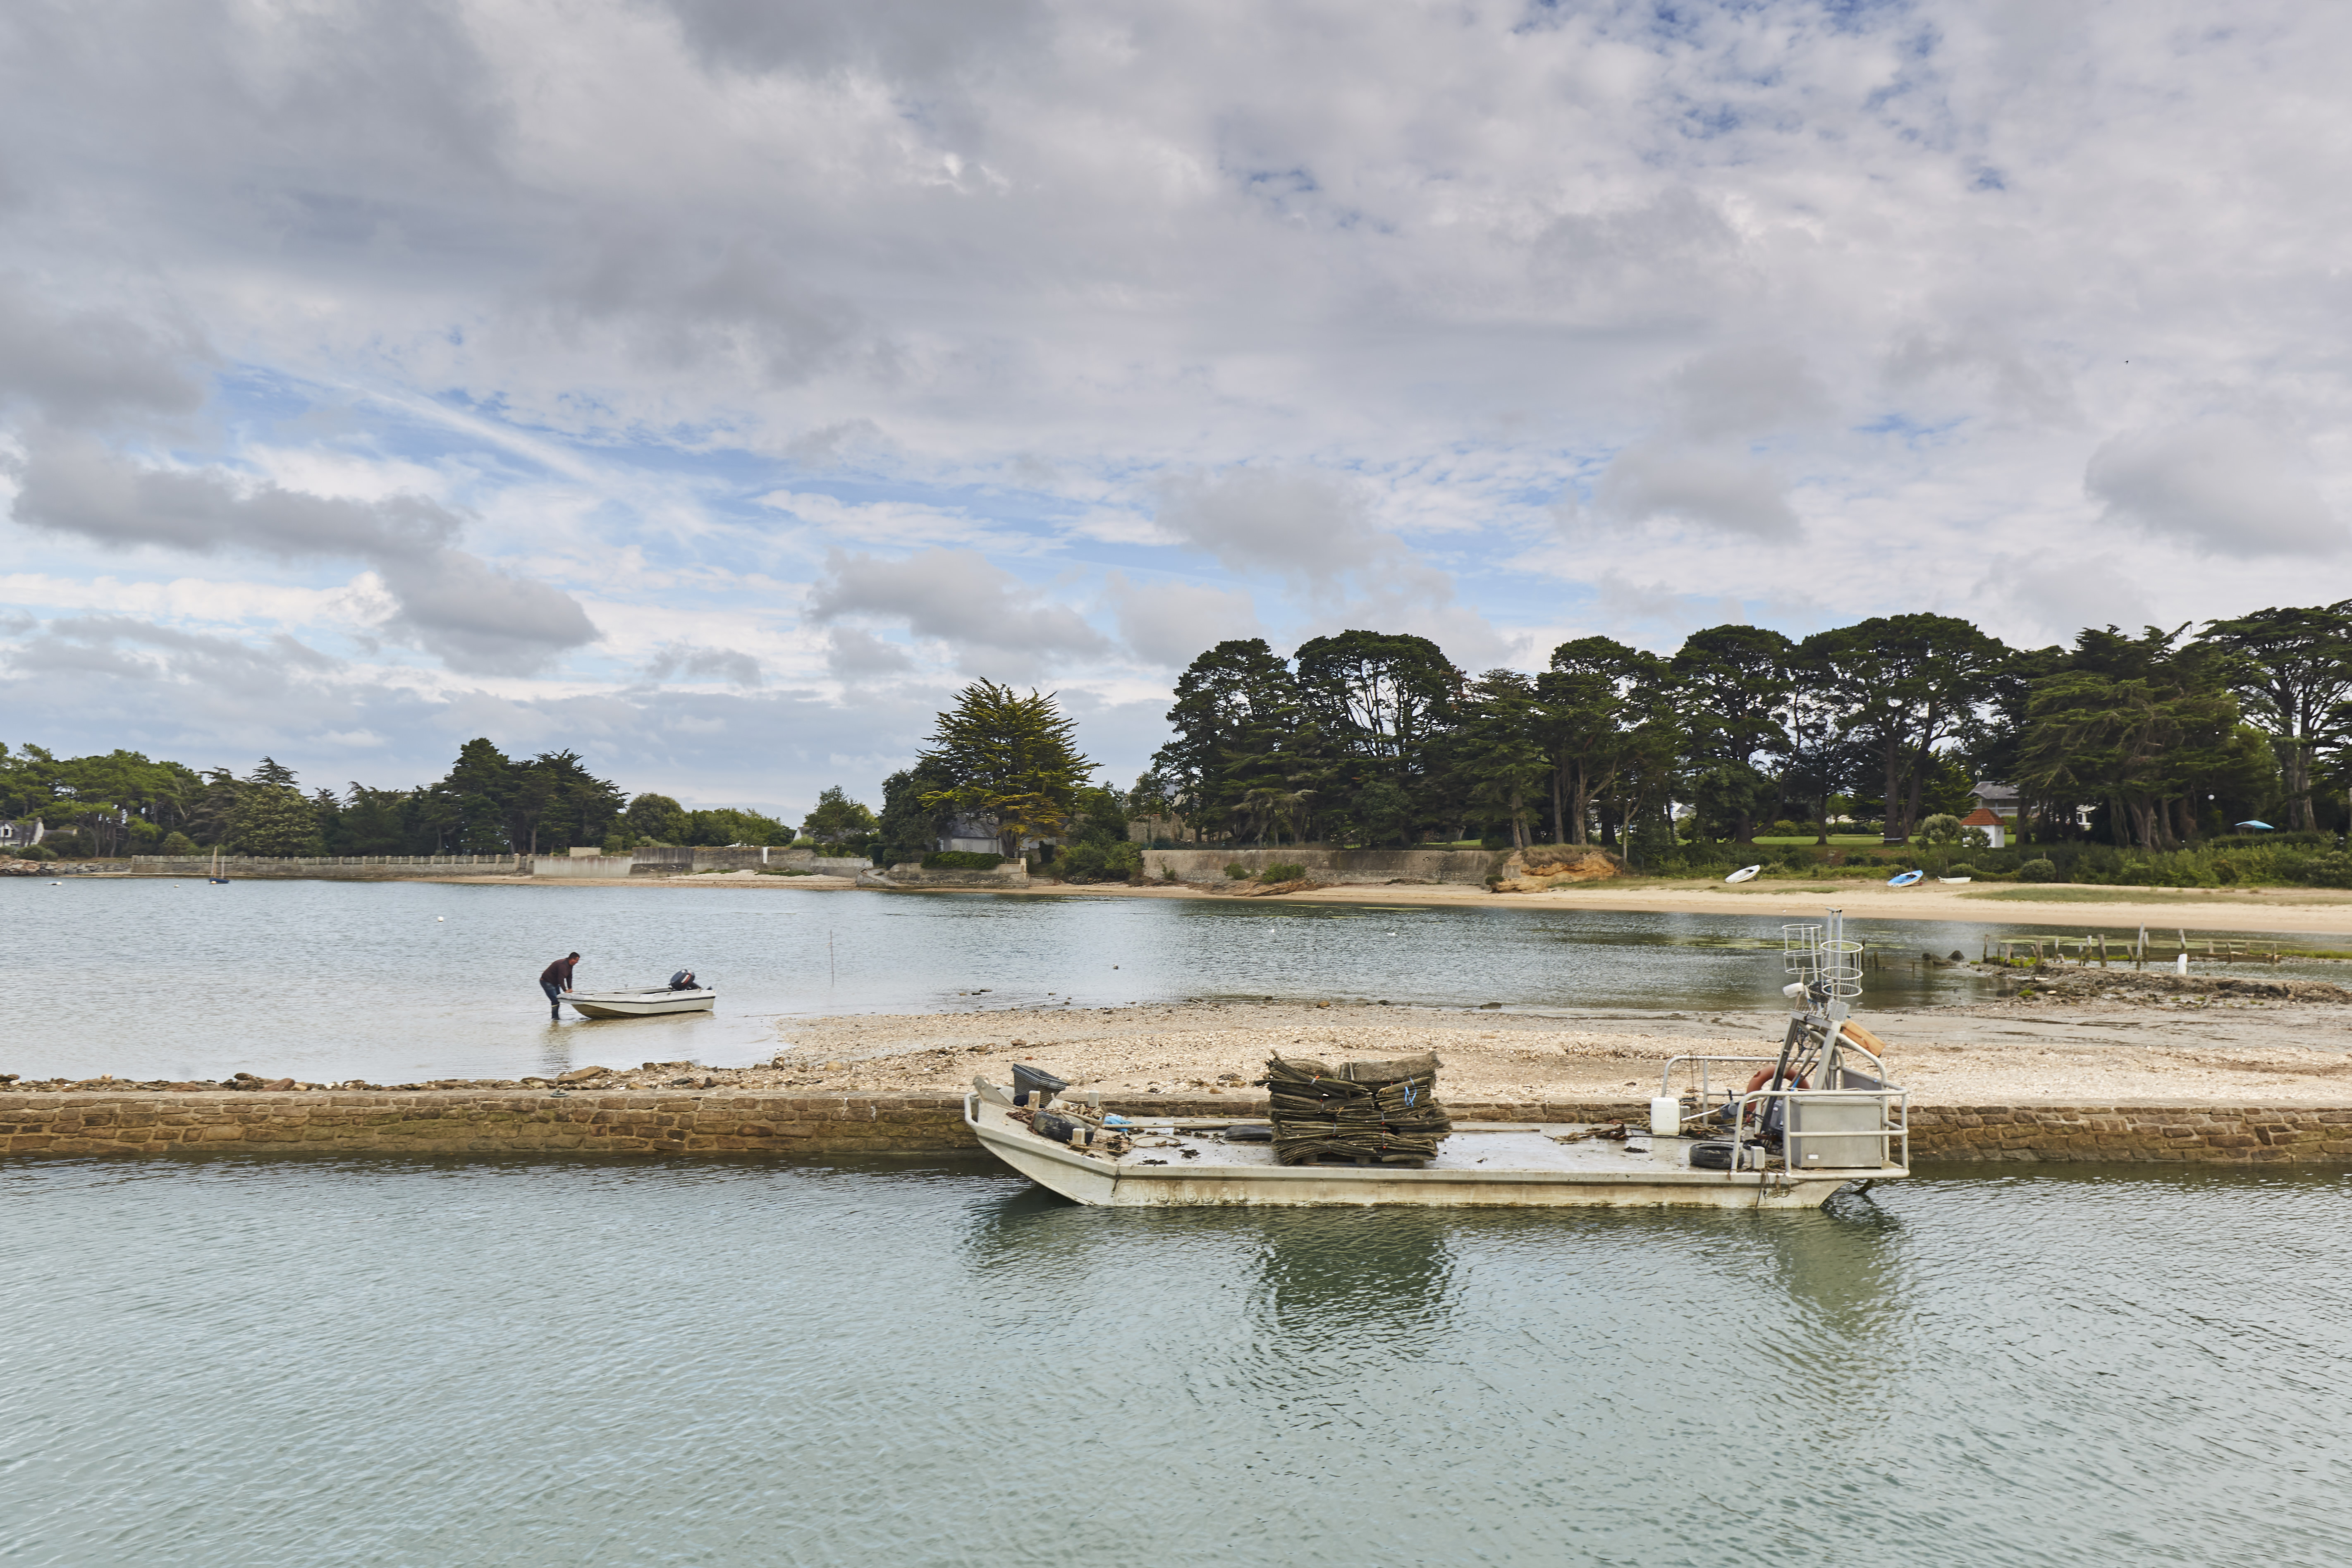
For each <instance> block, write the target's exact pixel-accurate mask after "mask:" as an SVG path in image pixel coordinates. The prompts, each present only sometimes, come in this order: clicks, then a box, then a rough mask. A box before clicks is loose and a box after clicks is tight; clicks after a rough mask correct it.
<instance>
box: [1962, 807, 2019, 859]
mask: <svg viewBox="0 0 2352 1568" xmlns="http://www.w3.org/2000/svg"><path fill="white" fill-rule="evenodd" d="M1960 826H1961V827H1962V828H1963V829H1967V828H1970V827H1978V828H1982V829H1983V830H1984V836H1985V842H1986V843H1987V844H1989V845H1990V846H1991V847H1993V848H1995V849H1999V848H2002V847H2005V846H2006V845H2007V844H2008V842H2009V838H2008V834H2009V824H2007V823H2005V822H2003V821H2002V820H2001V819H2000V817H1998V816H1994V815H1993V814H1992V811H1991V809H1990V807H1987V806H1981V805H1980V806H1979V807H1977V808H1976V809H1975V810H1974V811H1972V812H1970V813H1969V814H1968V815H1967V816H1964V817H1962V818H1960Z"/></svg>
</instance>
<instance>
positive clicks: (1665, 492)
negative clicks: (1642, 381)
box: [1592, 439, 1802, 542]
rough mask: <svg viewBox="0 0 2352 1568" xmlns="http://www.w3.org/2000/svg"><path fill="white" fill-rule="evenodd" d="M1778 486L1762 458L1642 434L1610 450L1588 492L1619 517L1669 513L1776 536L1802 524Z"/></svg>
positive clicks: (1791, 534) (1788, 535)
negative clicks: (1605, 468) (1604, 468)
mask: <svg viewBox="0 0 2352 1568" xmlns="http://www.w3.org/2000/svg"><path fill="white" fill-rule="evenodd" d="M1785 492H1786V484H1785V481H1784V480H1782V479H1781V478H1780V475H1778V474H1777V473H1775V472H1774V471H1773V469H1772V468H1771V466H1770V465H1769V464H1767V463H1764V462H1760V461H1758V460H1755V459H1753V458H1746V457H1741V456H1735V455H1731V454H1727V453H1725V452H1721V451H1717V450H1710V449H1708V448H1705V447H1688V446H1683V445H1679V444H1676V443H1673V442H1670V441H1663V440H1656V439H1645V440H1642V441H1637V442H1635V443H1633V445H1632V446H1630V447H1626V448H1625V449H1624V450H1623V451H1622V452H1620V453H1618V454H1617V457H1616V458H1615V460H1613V461H1612V462H1611V463H1610V465H1609V468H1608V471H1607V472H1606V473H1604V474H1603V475H1602V476H1601V484H1600V486H1599V488H1598V489H1595V490H1594V492H1593V498H1592V499H1593V502H1594V504H1595V506H1596V507H1597V508H1598V509H1599V510H1601V512H1602V513H1603V514H1604V515H1606V516H1609V517H1612V518H1616V519H1618V520H1621V521H1625V522H1645V521H1650V520H1651V519H1653V518H1668V519H1673V520H1675V521H1682V522H1693V523H1699V524H1703V525H1705V526H1706V527H1710V528H1718V529H1721V530H1723V531H1726V532H1728V533H1735V534H1742V535H1745V536H1747V537H1748V538H1750V539H1758V540H1766V541H1772V542H1782V541H1789V540H1793V539H1795V538H1796V537H1797V536H1798V534H1799V533H1800V532H1801V531H1802V527H1801V524H1800V523H1799V521H1797V514H1796V512H1795V511H1794V510H1791V509H1790V505H1789V500H1788V496H1787V494H1786V493H1785Z"/></svg>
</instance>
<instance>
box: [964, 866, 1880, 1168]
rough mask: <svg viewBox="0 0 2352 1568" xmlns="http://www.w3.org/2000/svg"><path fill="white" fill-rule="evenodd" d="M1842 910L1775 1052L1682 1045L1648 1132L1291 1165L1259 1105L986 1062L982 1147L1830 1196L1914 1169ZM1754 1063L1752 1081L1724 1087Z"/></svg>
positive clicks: (1068, 1155)
mask: <svg viewBox="0 0 2352 1568" xmlns="http://www.w3.org/2000/svg"><path fill="white" fill-rule="evenodd" d="M1841 923H1842V922H1841V921H1840V920H1839V916H1838V914H1837V912H1836V911H1835V910H1832V912H1831V921H1830V924H1829V926H1828V927H1827V928H1826V931H1824V928H1822V927H1818V926H1806V927H1792V928H1790V931H1789V932H1788V940H1787V942H1786V944H1785V950H1786V952H1787V955H1788V962H1789V968H1790V972H1791V973H1795V974H1796V975H1797V980H1796V981H1795V982H1794V983H1793V984H1790V985H1789V986H1788V987H1786V992H1787V994H1790V1000H1791V1001H1792V1002H1793V1003H1794V1004H1795V1008H1794V1010H1793V1011H1792V1013H1791V1014H1790V1019H1789V1026H1788V1031H1787V1034H1786V1036H1785V1037H1784V1038H1783V1040H1782V1042H1781V1047H1780V1052H1779V1053H1778V1054H1777V1055H1775V1056H1769V1057H1715V1056H1684V1057H1676V1058H1673V1059H1672V1060H1671V1061H1669V1062H1667V1063H1666V1064H1665V1066H1664V1069H1663V1071H1662V1072H1661V1075H1660V1082H1659V1090H1660V1092H1659V1095H1658V1097H1657V1098H1656V1099H1654V1100H1652V1101H1651V1109H1650V1116H1651V1121H1650V1131H1649V1134H1648V1135H1647V1136H1644V1135H1643V1133H1641V1132H1640V1131H1637V1130H1623V1129H1621V1127H1620V1126H1617V1125H1610V1126H1604V1127H1599V1128H1596V1127H1594V1126H1591V1125H1586V1124H1580V1123H1566V1122H1492V1121H1464V1122H1456V1123H1454V1131H1452V1132H1451V1133H1450V1134H1449V1135H1447V1136H1446V1137H1445V1139H1444V1141H1443V1142H1441V1143H1440V1144H1439V1145H1438V1151H1437V1155H1436V1157H1435V1158H1434V1159H1432V1160H1430V1161H1428V1162H1426V1163H1422V1164H1419V1165H1417V1166H1412V1167H1406V1166H1399V1165H1383V1164H1371V1163H1363V1164H1356V1163H1345V1164H1335V1163H1318V1164H1302V1165H1284V1164H1281V1163H1278V1162H1277V1161H1276V1158H1275V1153H1274V1149H1273V1145H1272V1143H1271V1142H1269V1141H1268V1137H1269V1134H1270V1131H1271V1128H1270V1124H1269V1123H1268V1122H1267V1121H1265V1120H1264V1119H1233V1120H1215V1119H1208V1118H1172V1119H1171V1118H1154V1117H1148V1116H1147V1117H1140V1118H1138V1119H1135V1120H1134V1121H1128V1120H1127V1119H1125V1118H1119V1117H1110V1118H1106V1117H1103V1116H1102V1115H1101V1114H1100V1112H1099V1110H1098V1108H1097V1109H1095V1110H1088V1109H1087V1108H1085V1107H1083V1106H1078V1105H1073V1104H1071V1103H1070V1102H1069V1101H1068V1100H1064V1102H1063V1108H1062V1110H1059V1111H1055V1112H1053V1113H1051V1114H1047V1113H1046V1107H1047V1106H1049V1105H1050V1104H1051V1103H1052V1101H1053V1100H1054V1099H1055V1095H1056V1094H1057V1093H1059V1092H1061V1091H1063V1090H1065V1089H1066V1088H1067V1086H1066V1085H1065V1084H1063V1083H1062V1082H1061V1080H1060V1079H1055V1078H1053V1077H1052V1076H1051V1075H1049V1074H1045V1073H1041V1072H1038V1071H1037V1070H1035V1069H1034V1068H1028V1067H1027V1066H1026V1065H1025V1064H1024V1065H1023V1066H1022V1067H1021V1068H1018V1069H1016V1073H1015V1078H1016V1080H1017V1087H1018V1091H1019V1098H1020V1100H1024V1101H1027V1100H1032V1099H1034V1100H1035V1101H1036V1108H1035V1109H1034V1110H1031V1109H1028V1108H1027V1107H1026V1106H1025V1105H1023V1104H1016V1103H1015V1092H1014V1090H1013V1089H1005V1088H1003V1087H1001V1086H999V1085H996V1084H993V1083H990V1082H988V1081H987V1080H986V1079H974V1080H973V1088H972V1092H971V1094H968V1095H966V1096H965V1097H964V1121H965V1123H966V1125H968V1126H969V1127H970V1128H971V1131H972V1134H973V1136H974V1137H976V1138H977V1139H978V1140H979V1141H980V1144H981V1146H982V1148H984V1149H986V1150H987V1151H988V1152H990V1153H992V1154H993V1155H995V1156H996V1157H997V1158H998V1159H1000V1160H1002V1161H1003V1162H1004V1163H1006V1164H1007V1165H1010V1166H1011V1167H1013V1169H1014V1170H1015V1171H1018V1172H1020V1173H1022V1174H1023V1175H1024V1176H1027V1177H1028V1178H1029V1179H1030V1180H1032V1181H1034V1182H1035V1183H1037V1184H1039V1185H1040V1186H1043V1187H1045V1188H1047V1189H1049V1190H1051V1191H1053V1192H1055V1193H1058V1194H1061V1195H1062V1196H1064V1197H1066V1198H1069V1199H1071V1200H1073V1201H1074V1202H1076V1203H1081V1204H1089V1205H1103V1206H1108V1207H1124V1208H1160V1207H1181V1206H1190V1205H1418V1206H1422V1207H1471V1206H1500V1207H1510V1208H1547V1207H1609V1208H1627V1207H1692V1208H1763V1209H1801V1208H1818V1207H1819V1206H1820V1205H1822V1203H1824V1202H1826V1201H1827V1200H1828V1199H1829V1197H1830V1194H1832V1193H1835V1192H1836V1191H1837V1190H1838V1189H1840V1188H1841V1187H1843V1186H1846V1185H1849V1184H1855V1183H1861V1184H1872V1183H1876V1182H1883V1181H1892V1180H1897V1179H1900V1178H1902V1177H1905V1176H1907V1175H1909V1174H1910V1131H1909V1118H1908V1108H1909V1100H1908V1094H1907V1091H1906V1090H1905V1089H1902V1088H1900V1087H1898V1086H1896V1085H1895V1084H1893V1083H1890V1082H1888V1081H1887V1079H1886V1072H1885V1066H1884V1063H1883V1060H1882V1057H1883V1050H1884V1047H1883V1045H1882V1044H1881V1042H1879V1041H1878V1039H1877V1037H1875V1036H1874V1035H1872V1034H1870V1033H1869V1031H1867V1030H1865V1029H1862V1028H1861V1027H1860V1026H1855V1025H1853V1024H1851V1023H1850V1022H1849V1021H1848V1018H1847V1012H1848V1002H1849V999H1850V998H1851V997H1852V996H1853V995H1854V994H1856V993H1858V991H1859V989H1860V981H1861V965H1860V963H1859V954H1860V951H1861V944H1860V943H1849V942H1844V940H1843V933H1842V931H1841ZM1874 1047H1876V1048H1874ZM1726 1068H1728V1069H1731V1071H1730V1073H1729V1074H1728V1075H1727V1076H1726V1077H1725V1082H1724V1086H1723V1087H1720V1088H1718V1087H1717V1076H1718V1074H1719V1073H1721V1071H1722V1069H1726ZM1755 1068H1760V1069H1761V1070H1760V1071H1756V1072H1754V1073H1753V1075H1752V1077H1750V1078H1749V1079H1747V1080H1746V1081H1747V1083H1748V1087H1747V1088H1745V1089H1734V1088H1731V1087H1729V1085H1730V1083H1731V1082H1732V1081H1734V1080H1736V1079H1738V1075H1739V1073H1740V1072H1741V1071H1742V1070H1744V1069H1755ZM1758 1080H1761V1081H1760V1083H1759V1081H1758ZM1718 1096H1720V1098H1719V1099H1718V1098H1717V1097H1718ZM1088 1098H1089V1099H1097V1097H1092V1096H1090V1097H1088ZM1612 1131H1613V1132H1616V1133H1617V1136H1616V1137H1614V1138H1612V1137H1611V1136H1610V1135H1609V1134H1610V1133H1611V1132H1612ZM1694 1154H1697V1155H1698V1156H1699V1157H1698V1159H1697V1160H1696V1161H1695V1160H1694ZM1709 1156H1712V1160H1710V1158H1709Z"/></svg>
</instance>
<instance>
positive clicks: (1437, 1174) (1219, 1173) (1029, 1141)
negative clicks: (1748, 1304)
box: [964, 1094, 1907, 1208]
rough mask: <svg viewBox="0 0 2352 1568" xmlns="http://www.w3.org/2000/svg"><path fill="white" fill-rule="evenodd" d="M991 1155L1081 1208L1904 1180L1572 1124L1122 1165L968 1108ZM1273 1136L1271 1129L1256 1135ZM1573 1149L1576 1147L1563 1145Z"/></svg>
mask: <svg viewBox="0 0 2352 1568" xmlns="http://www.w3.org/2000/svg"><path fill="white" fill-rule="evenodd" d="M964 1104H965V1110H964V1116H965V1120H966V1121H967V1123H968V1124H969V1125H970V1126H971V1130H972V1131H973V1133H974V1134H975V1135H976V1136H977V1137H978V1138H979V1140H980V1142H981V1144H982V1147H984V1148H986V1149H988V1150H989V1151H990V1152H992V1153H993V1154H995V1155H996V1156H997V1157H998V1158H999V1159H1001V1160H1003V1161H1004V1163H1007V1164H1009V1165H1011V1166H1012V1167H1013V1169H1014V1170H1016V1171H1019V1172H1021V1173H1023V1174H1024V1175H1026V1176H1029V1177H1030V1178H1032V1179H1033V1180H1034V1181H1036V1182H1038V1183H1039V1184H1042V1185H1044V1186H1046V1187H1049V1188H1051V1189H1052V1190H1054V1191H1055V1192H1057V1193H1059V1194H1062V1195H1063V1196H1065V1197H1067V1198H1073V1199H1076V1201H1077V1202H1079V1203H1083V1204H1102V1205H1116V1206H1163V1205H1212V1204H1283V1205H1289V1204H1323V1205H1329V1204H1350V1205H1352V1204H1362V1205H1376V1204H1410V1205H1443V1206H1449V1207H1451V1206H1462V1205H1503V1206H1508V1207H1528V1206H1556V1205H1611V1206H1628V1205H1699V1206H1706V1207H1738V1208H1749V1207H1756V1208H1810V1207H1813V1206H1815V1205H1819V1204H1820V1203H1822V1201H1823V1200H1824V1199H1825V1198H1827V1197H1828V1196H1829V1194H1831V1193H1832V1192H1834V1191H1836V1190H1837V1188H1838V1187H1840V1186H1842V1185H1843V1184H1846V1183H1849V1182H1854V1181H1862V1180H1883V1179H1888V1178H1894V1177H1900V1176H1903V1175H1906V1174H1907V1172H1906V1171H1905V1170H1904V1169H1903V1168H1902V1167H1901V1166H1899V1165H1891V1164H1879V1165H1872V1166H1868V1167H1864V1168H1856V1167H1845V1168H1843V1169H1836V1170H1830V1169H1822V1168H1819V1167H1809V1168H1807V1169H1805V1170H1802V1171H1795V1172H1786V1171H1777V1170H1771V1171H1756V1170H1746V1171H1713V1170H1705V1169H1695V1168H1693V1167H1692V1165H1691V1163H1690V1150H1691V1148H1692V1146H1693V1145H1694V1143H1696V1142H1698V1141H1697V1140H1695V1139H1688V1138H1653V1137H1650V1136H1647V1135H1645V1134H1642V1133H1639V1132H1636V1133H1635V1134H1634V1136H1633V1137H1631V1138H1629V1139H1627V1140H1625V1141H1624V1142H1617V1141H1614V1140H1611V1139H1604V1138H1599V1137H1587V1136H1577V1134H1580V1133H1583V1132H1585V1131H1587V1130H1586V1129H1585V1128H1584V1127H1582V1126H1580V1125H1577V1124H1574V1123H1569V1122H1559V1123H1549V1122H1547V1123H1525V1122H1519V1123H1496V1122H1486V1123H1479V1122H1470V1123H1464V1124H1457V1126H1456V1128H1455V1130H1454V1132H1453V1133H1452V1134H1451V1135H1450V1136H1449V1137H1447V1138H1446V1139H1444V1141H1443V1142H1441V1143H1440V1144H1439V1145H1438V1154H1437V1158H1436V1159H1434V1160H1432V1161H1430V1162H1429V1163H1425V1164H1420V1165H1375V1164H1363V1165H1359V1164H1356V1163H1352V1162H1349V1163H1344V1164H1341V1163H1317V1164H1312V1165H1285V1164H1282V1163H1280V1162H1278V1161H1277V1160H1276V1158H1275V1157H1274V1149H1273V1146H1272V1145H1271V1144H1269V1143H1255V1142H1226V1141H1225V1140H1224V1139H1223V1137H1221V1136H1219V1134H1220V1133H1221V1132H1222V1131H1223V1129H1224V1128H1226V1127H1227V1126H1230V1125H1237V1124H1245V1123H1233V1122H1227V1121H1215V1122H1201V1121H1194V1122H1190V1123H1187V1122H1184V1121H1173V1122H1171V1121H1164V1120H1139V1121H1136V1122H1135V1123H1134V1124H1133V1125H1131V1126H1128V1127H1125V1128H1122V1129H1120V1131H1124V1132H1126V1133H1127V1134H1128V1135H1129V1137H1131V1138H1132V1139H1133V1140H1134V1141H1135V1142H1134V1146H1133V1147H1132V1148H1130V1149H1129V1150H1128V1151H1126V1152H1124V1153H1122V1154H1119V1155H1118V1156H1116V1157H1114V1156H1112V1155H1110V1154H1109V1153H1108V1152H1096V1151H1087V1150H1078V1149H1072V1148H1069V1147H1067V1146H1066V1145H1063V1144H1060V1143H1055V1142H1051V1141H1049V1140H1047V1139H1045V1138H1043V1137H1040V1136H1039V1135H1038V1134H1036V1133H1035V1132H1034V1131H1030V1129H1029V1128H1028V1127H1027V1126H1026V1125H1025V1124H1024V1123H1023V1122H1022V1121H1016V1120H1014V1119H1013V1116H1012V1115H1011V1109H1012V1108H1011V1107H1010V1106H1008V1105H1004V1104H1002V1103H991V1102H986V1101H984V1100H983V1099H982V1096H981V1095H979V1094H973V1095H971V1096H968V1097H967V1098H966V1100H965V1102H964ZM1259 1125H1263V1123H1259ZM1563 1138H1567V1139H1568V1140H1569V1141H1567V1142H1562V1139H1563Z"/></svg>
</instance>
